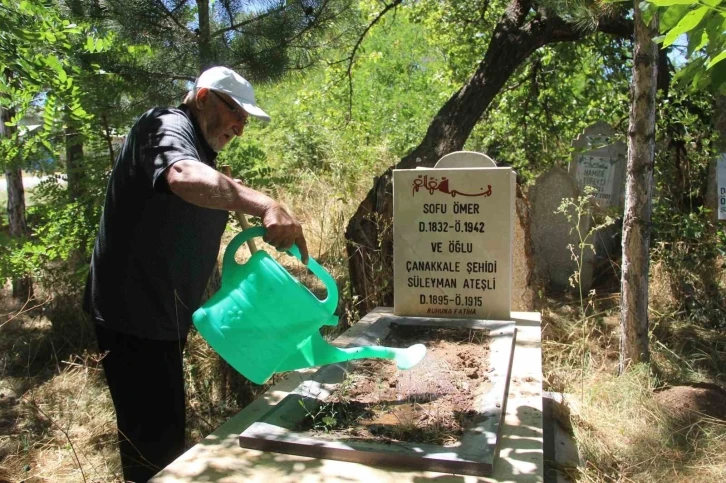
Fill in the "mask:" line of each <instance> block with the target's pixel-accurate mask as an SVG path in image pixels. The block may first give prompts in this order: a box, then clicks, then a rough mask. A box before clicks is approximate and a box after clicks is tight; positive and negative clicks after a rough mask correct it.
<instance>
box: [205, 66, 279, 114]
mask: <svg viewBox="0 0 726 483" xmlns="http://www.w3.org/2000/svg"><path fill="white" fill-rule="evenodd" d="M200 87H206V88H207V89H210V90H213V91H216V92H223V93H225V94H227V95H228V96H229V97H231V98H232V99H234V101H235V102H236V103H237V104H239V106H240V107H241V108H242V109H244V111H245V112H246V113H247V114H249V115H250V116H253V117H256V118H257V119H260V120H262V121H265V122H270V116H268V115H267V113H266V112H265V111H263V110H262V109H260V108H259V107H257V104H256V103H255V91H253V90H252V84H250V83H249V82H247V80H246V79H245V78H244V77H242V76H241V75H239V74H238V73H236V72H235V71H233V70H232V69H230V68H227V67H219V66H218V67H210V68H209V69H207V70H205V71H204V72H202V75H200V76H199V78H198V79H197V81H196V82H195V83H194V92H197V89H199V88H200Z"/></svg>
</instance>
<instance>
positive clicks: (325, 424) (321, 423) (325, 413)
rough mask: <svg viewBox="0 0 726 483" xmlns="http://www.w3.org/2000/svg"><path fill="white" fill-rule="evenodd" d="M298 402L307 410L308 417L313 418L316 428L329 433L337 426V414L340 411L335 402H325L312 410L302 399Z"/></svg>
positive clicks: (314, 427)
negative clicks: (336, 408)
mask: <svg viewBox="0 0 726 483" xmlns="http://www.w3.org/2000/svg"><path fill="white" fill-rule="evenodd" d="M298 402H299V403H300V406H302V408H303V409H304V410H305V413H306V414H307V417H308V418H310V419H311V421H312V427H313V429H314V430H316V431H325V432H326V433H327V432H329V431H330V430H332V429H334V428H335V427H336V426H337V424H338V419H337V418H336V416H337V415H338V412H337V411H336V410H335V403H330V404H327V403H323V404H321V405H319V406H318V407H317V408H316V409H314V410H310V409H308V407H307V406H306V405H305V402H304V401H303V400H302V399H300V400H299V401H298Z"/></svg>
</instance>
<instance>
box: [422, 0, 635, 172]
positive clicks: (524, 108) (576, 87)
mask: <svg viewBox="0 0 726 483" xmlns="http://www.w3.org/2000/svg"><path fill="white" fill-rule="evenodd" d="M540 3H541V4H543V5H546V6H547V8H554V9H555V10H557V11H561V13H562V17H563V18H567V19H568V20H570V21H572V22H575V23H577V24H578V25H579V26H580V27H581V28H582V29H583V30H592V29H593V26H594V25H595V24H596V22H597V19H598V16H599V15H603V14H605V13H607V8H608V7H607V6H606V5H604V4H602V5H601V4H600V3H599V2H595V3H592V2H590V3H586V4H585V3H583V4H580V3H579V2H575V4H571V3H568V4H566V5H565V4H562V3H561V2H559V3H558V2H548V1H546V2H540ZM507 6H508V4H507V2H500V1H497V2H491V1H483V0H467V1H464V2H461V1H443V2H441V1H433V0H421V1H419V2H416V4H415V6H414V7H413V14H412V18H413V19H414V21H416V22H417V23H420V24H422V25H424V26H425V27H426V32H427V38H428V40H429V42H430V43H431V44H433V45H437V46H439V49H441V51H442V53H443V55H444V58H445V59H446V71H445V72H446V74H447V78H448V79H450V82H451V83H452V84H451V85H452V91H453V85H454V84H456V85H461V83H463V82H465V81H466V80H467V79H468V78H469V77H470V76H471V73H472V72H473V71H474V69H475V68H476V66H477V65H478V64H479V63H480V62H481V61H482V59H483V58H484V54H485V52H486V48H487V45H488V44H489V41H490V40H491V34H492V32H493V31H494V29H495V27H496V25H497V22H498V20H499V18H500V16H501V14H502V12H503V11H504V9H505V8H507ZM611 9H612V7H611ZM631 51H632V48H630V42H629V41H627V40H621V39H616V38H613V37H611V36H606V35H594V36H591V37H588V38H587V39H586V40H583V41H581V42H573V43H571V42H564V43H561V44H554V45H550V46H546V47H542V48H540V49H538V50H537V51H536V52H535V53H534V54H532V56H530V58H529V59H528V61H527V62H526V63H525V64H523V65H522V66H520V68H519V69H518V70H517V71H516V72H515V73H514V75H513V76H512V77H511V78H510V79H509V81H508V82H507V85H506V86H505V88H504V89H502V90H501V92H500V93H499V94H498V96H497V97H496V99H495V100H494V102H493V103H492V105H491V107H490V108H489V109H488V110H487V112H485V113H484V115H483V117H482V119H481V121H480V122H479V123H478V124H477V126H476V127H475V128H474V130H473V132H472V133H471V135H470V137H469V139H468V140H467V143H466V145H465V149H468V150H472V151H480V152H485V153H487V154H488V155H490V156H491V157H492V158H493V159H495V160H496V161H497V162H498V163H504V164H506V165H510V166H512V167H514V169H515V170H517V173H518V175H519V176H520V180H521V181H528V180H530V179H532V178H533V177H534V176H536V175H537V174H539V173H540V172H542V171H543V170H545V169H546V168H548V167H549V166H552V165H553V164H562V163H564V162H566V160H567V159H569V157H570V143H571V141H572V140H573V139H575V137H576V136H577V135H578V134H579V133H580V132H581V131H582V130H583V129H584V128H585V127H586V126H588V125H590V124H592V123H593V122H595V121H596V120H604V121H605V122H608V123H609V124H611V125H614V126H621V125H622V122H623V120H624V119H627V117H628V114H627V99H628V86H629V75H630V73H629V72H630V64H631V62H630V59H629V56H630V52H631ZM621 130H624V128H623V129H621ZM513 133H514V134H515V135H513Z"/></svg>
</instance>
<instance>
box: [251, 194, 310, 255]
mask: <svg viewBox="0 0 726 483" xmlns="http://www.w3.org/2000/svg"><path fill="white" fill-rule="evenodd" d="M262 226H264V227H265V228H266V229H267V233H266V234H265V237H264V240H265V241H266V242H267V243H269V244H270V245H272V246H273V247H275V248H277V249H278V250H283V251H284V250H289V249H290V248H291V247H292V245H293V244H295V245H297V247H298V248H299V249H300V255H301V256H302V257H301V258H302V262H303V263H304V264H305V265H307V263H308V245H307V242H306V241H305V236H304V235H303V230H302V226H300V223H298V221H297V220H296V219H295V218H293V216H292V215H290V213H288V212H287V211H286V210H285V208H283V207H282V206H280V204H279V203H277V202H274V203H272V204H270V206H269V207H268V208H267V209H266V210H265V213H264V215H263V216H262Z"/></svg>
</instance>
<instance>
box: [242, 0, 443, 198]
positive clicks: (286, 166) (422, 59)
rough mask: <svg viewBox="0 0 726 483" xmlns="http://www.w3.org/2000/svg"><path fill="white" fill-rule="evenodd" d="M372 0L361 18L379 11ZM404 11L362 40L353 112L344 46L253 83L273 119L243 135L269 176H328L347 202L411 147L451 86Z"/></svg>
mask: <svg viewBox="0 0 726 483" xmlns="http://www.w3.org/2000/svg"><path fill="white" fill-rule="evenodd" d="M370 3H371V5H369V6H368V8H369V9H370V10H368V11H367V12H368V13H365V12H366V11H364V17H365V18H370V17H372V16H374V15H375V14H376V13H377V11H378V10H377V9H378V6H377V5H376V4H374V3H373V2H370ZM408 13H409V10H407V9H402V10H399V11H397V12H396V15H395V16H394V15H389V16H387V17H384V18H383V19H382V21H381V22H379V23H378V24H377V25H376V26H375V27H374V28H373V29H372V30H371V31H370V32H369V34H368V36H367V37H366V39H365V40H364V42H363V44H362V45H361V49H360V50H359V54H358V56H357V57H356V59H357V60H356V63H355V65H354V66H353V68H352V75H353V77H352V80H353V91H352V94H353V102H352V112H348V96H349V94H350V92H349V86H348V83H347V81H346V72H347V63H346V62H343V60H345V59H344V58H342V56H343V55H344V54H345V51H340V50H331V51H329V52H328V54H327V56H328V60H327V65H326V66H325V67H319V68H316V69H312V70H309V71H307V72H306V73H305V75H304V76H302V75H289V76H287V77H286V78H285V79H284V80H283V81H282V82H280V83H278V84H276V85H274V86H273V85H265V84H263V85H260V87H259V88H256V92H258V98H259V99H260V103H261V104H262V105H263V106H264V108H265V110H266V111H268V112H269V113H270V115H271V116H272V122H271V123H270V124H269V125H265V126H259V125H255V124H254V123H253V124H252V125H250V126H248V128H247V131H248V132H247V133H246V134H245V138H243V139H250V138H251V139H255V140H256V142H257V143H258V145H259V147H260V149H262V151H264V152H265V154H266V163H267V165H268V166H269V167H270V168H272V169H273V173H274V174H276V175H277V176H278V177H280V178H282V179H283V180H286V179H289V180H292V178H291V175H292V174H293V173H301V174H302V175H303V176H308V175H311V176H323V177H326V178H328V179H329V180H330V183H329V186H330V188H331V189H334V190H336V192H337V193H339V195H340V196H341V197H343V198H344V199H348V198H349V195H350V194H351V193H353V192H356V191H357V190H358V183H359V182H361V181H367V180H368V179H369V177H370V176H372V175H373V174H374V173H375V172H376V171H377V170H378V168H379V167H380V166H387V165H390V164H392V163H393V160H394V159H396V158H397V157H400V156H402V155H403V154H405V153H406V152H408V151H409V150H410V149H412V148H413V147H414V146H415V145H416V143H417V141H418V139H419V138H420V137H421V136H422V135H423V134H424V132H425V129H426V126H427V124H426V123H427V122H428V120H429V119H430V118H431V116H432V115H433V114H434V112H435V110H436V109H437V108H438V106H439V104H440V103H441V102H442V99H445V98H446V97H448V95H449V93H450V89H451V87H450V84H449V83H448V82H447V81H446V79H445V78H444V76H442V75H441V74H440V72H441V70H442V69H443V58H442V57H441V55H440V53H439V52H438V50H437V49H436V47H435V46H434V45H432V44H430V43H429V42H428V41H427V39H426V36H425V32H424V30H423V28H422V27H421V26H420V25H417V24H414V23H412V22H410V20H409V18H408ZM404 47H405V48H404ZM243 142H245V143H246V142H248V141H243ZM306 173H307V174H306Z"/></svg>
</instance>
